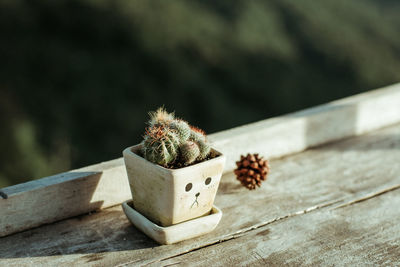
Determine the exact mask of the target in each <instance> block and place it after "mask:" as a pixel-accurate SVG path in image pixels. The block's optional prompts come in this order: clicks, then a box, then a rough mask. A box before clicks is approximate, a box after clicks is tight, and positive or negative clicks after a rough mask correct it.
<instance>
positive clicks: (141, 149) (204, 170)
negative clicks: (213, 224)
mask: <svg viewBox="0 0 400 267" xmlns="http://www.w3.org/2000/svg"><path fill="white" fill-rule="evenodd" d="M123 155H124V160H125V165H126V170H127V174H128V179H129V185H130V189H131V192H132V202H133V204H132V208H133V209H134V210H135V211H136V212H138V213H140V214H141V215H143V216H144V217H145V218H147V219H148V220H150V221H151V222H152V223H154V224H156V225H158V226H161V227H168V226H171V225H176V224H179V223H181V222H185V221H188V220H191V219H194V218H199V217H202V216H204V215H208V214H210V213H211V211H212V210H213V202H214V198H215V195H216V192H217V189H218V185H219V181H220V178H221V175H222V171H223V168H224V163H225V157H224V156H223V155H222V154H221V153H220V152H218V151H216V150H215V149H213V148H211V147H210V145H209V143H208V142H207V138H206V136H205V134H204V132H203V131H202V130H200V129H198V128H196V127H193V126H190V125H189V124H188V123H187V122H186V121H184V120H181V119H177V118H175V116H174V114H173V113H168V112H166V111H165V110H164V109H163V108H160V109H158V110H157V111H156V112H151V113H150V120H149V122H148V127H147V128H146V131H145V134H144V139H143V141H142V142H141V143H140V144H139V145H135V146H132V147H128V148H127V149H125V150H124V151H123ZM125 207H127V206H125ZM154 227H155V226H153V230H154ZM139 228H140V227H139ZM142 230H143V229H142Z"/></svg>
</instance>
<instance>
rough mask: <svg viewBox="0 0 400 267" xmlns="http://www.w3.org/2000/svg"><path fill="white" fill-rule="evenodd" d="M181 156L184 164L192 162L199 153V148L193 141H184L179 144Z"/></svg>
mask: <svg viewBox="0 0 400 267" xmlns="http://www.w3.org/2000/svg"><path fill="white" fill-rule="evenodd" d="M180 151H181V158H182V162H183V164H184V165H188V164H191V163H193V162H194V161H195V160H196V159H197V158H198V156H199V155H200V149H199V147H198V145H197V144H196V143H195V142H192V141H186V142H185V143H183V144H182V145H181V146H180Z"/></svg>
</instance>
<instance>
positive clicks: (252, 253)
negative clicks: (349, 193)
mask: <svg viewBox="0 0 400 267" xmlns="http://www.w3.org/2000/svg"><path fill="white" fill-rule="evenodd" d="M399 205H400V190H399V188H397V190H395V191H390V192H389V193H386V194H383V195H380V196H378V197H375V198H370V199H366V200H364V201H360V202H356V203H352V204H351V205H345V206H342V207H341V208H337V209H324V210H321V211H319V212H314V213H310V214H306V215H303V216H296V217H290V218H287V219H285V220H282V221H279V223H271V224H269V225H266V226H264V227H260V228H257V229H256V230H254V231H251V232H249V233H248V234H247V235H243V236H240V237H237V238H235V239H232V240H230V241H228V242H223V243H220V244H216V245H214V246H210V247H205V248H204V249H201V250H196V251H193V252H191V253H186V254H184V255H182V256H178V257H173V258H169V259H167V260H162V261H160V262H157V264H156V263H155V264H154V266H156V265H158V266H159V265H162V266H169V265H179V266H287V265H289V266H299V265H301V266H396V265H397V266H398V265H399V264H400V226H399V223H398V222H399V221H400V212H399V211H398V207H399Z"/></svg>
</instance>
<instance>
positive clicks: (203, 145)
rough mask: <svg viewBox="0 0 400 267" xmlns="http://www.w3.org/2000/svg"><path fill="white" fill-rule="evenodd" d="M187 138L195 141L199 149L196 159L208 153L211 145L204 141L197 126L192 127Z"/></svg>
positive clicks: (203, 157)
mask: <svg viewBox="0 0 400 267" xmlns="http://www.w3.org/2000/svg"><path fill="white" fill-rule="evenodd" d="M189 140H191V141H193V142H195V143H196V144H197V146H198V147H199V150H200V155H199V156H198V157H197V160H203V159H206V158H207V156H208V154H210V150H211V147H210V145H209V144H208V143H207V141H206V137H205V135H203V134H202V132H200V131H198V129H197V128H195V129H192V132H191V134H190V137H189Z"/></svg>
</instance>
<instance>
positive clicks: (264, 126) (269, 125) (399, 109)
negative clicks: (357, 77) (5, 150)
mask: <svg viewBox="0 0 400 267" xmlns="http://www.w3.org/2000/svg"><path fill="white" fill-rule="evenodd" d="M399 121H400V84H396V85H392V86H389V87H385V88H382V89H379V90H375V91H370V92H367V93H364V94H360V95H356V96H352V97H349V98H346V99H342V100H339V101H335V102H332V103H328V104H325V105H322V106H319V107H315V108H311V109H307V110H304V111H300V112H297V113H293V114H289V115H286V116H282V117H277V118H272V119H268V120H264V121H260V122H257V123H253V124H249V125H245V126H242V127H238V128H234V129H231V130H228V131H224V132H220V133H216V134H212V135H210V140H211V141H212V142H213V143H214V145H215V146H216V147H217V148H218V149H219V150H221V151H222V152H224V154H225V155H226V156H227V162H226V167H225V171H226V172H229V171H232V169H233V168H234V164H235V163H234V162H235V160H237V159H238V158H239V155H240V154H245V153H247V152H262V151H263V152H264V153H262V154H264V156H266V157H268V158H278V157H281V156H285V155H288V154H292V153H295V152H299V151H303V150H304V149H306V148H308V147H312V146H315V145H319V144H323V143H326V142H330V141H333V140H338V139H341V138H344V137H349V136H352V135H359V134H362V133H365V132H368V131H372V130H374V129H378V128H381V127H383V126H387V125H391V124H393V123H396V122H399ZM1 195H2V197H1V198H0V236H5V235H9V234H12V233H15V232H18V231H22V230H26V229H30V228H32V227H36V226H39V225H42V224H45V223H51V222H54V221H57V220H60V219H64V218H68V217H71V216H75V215H78V214H83V213H86V212H89V211H92V210H95V209H100V208H107V207H110V206H113V205H116V204H119V203H122V202H123V201H125V200H126V199H128V198H129V197H130V192H129V186H127V177H126V173H125V167H124V165H123V160H122V159H117V160H113V161H109V162H105V163H101V164H96V165H93V166H89V167H86V168H82V169H79V170H74V171H71V172H67V173H62V174H58V175H54V176H51V177H47V178H43V179H40V180H35V181H31V182H28V183H25V184H20V185H15V186H11V187H7V188H3V189H2V193H1ZM45 203H46V205H44V204H45ZM39 205H44V206H43V207H42V208H38V206H39ZM28 218H29V219H28Z"/></svg>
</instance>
